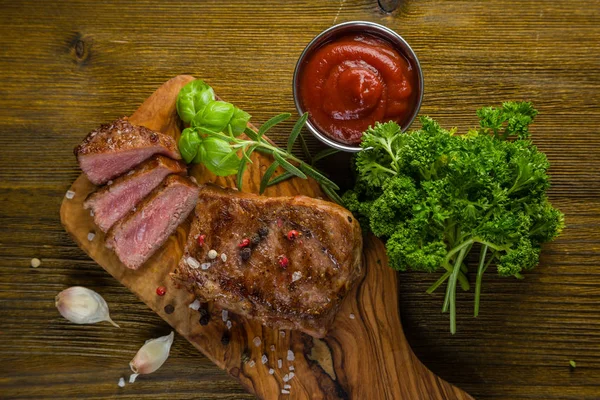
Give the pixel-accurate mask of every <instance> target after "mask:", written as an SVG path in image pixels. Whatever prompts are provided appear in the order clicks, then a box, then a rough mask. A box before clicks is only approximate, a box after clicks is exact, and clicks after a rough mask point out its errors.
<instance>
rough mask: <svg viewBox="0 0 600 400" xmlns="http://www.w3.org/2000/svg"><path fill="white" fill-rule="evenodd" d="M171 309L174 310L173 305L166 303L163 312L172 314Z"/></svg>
mask: <svg viewBox="0 0 600 400" xmlns="http://www.w3.org/2000/svg"><path fill="white" fill-rule="evenodd" d="M173 311H175V307H173V304H167V305H166V306H165V312H166V313H167V314H173Z"/></svg>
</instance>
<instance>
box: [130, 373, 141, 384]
mask: <svg viewBox="0 0 600 400" xmlns="http://www.w3.org/2000/svg"><path fill="white" fill-rule="evenodd" d="M138 376H140V374H131V375H129V383H133V382H135V380H136V379H137V377H138Z"/></svg>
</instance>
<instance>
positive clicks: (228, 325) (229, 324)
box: [226, 319, 232, 329]
mask: <svg viewBox="0 0 600 400" xmlns="http://www.w3.org/2000/svg"><path fill="white" fill-rule="evenodd" d="M226 325H227V329H231V325H232V324H231V320H230V319H228V320H227V323H226Z"/></svg>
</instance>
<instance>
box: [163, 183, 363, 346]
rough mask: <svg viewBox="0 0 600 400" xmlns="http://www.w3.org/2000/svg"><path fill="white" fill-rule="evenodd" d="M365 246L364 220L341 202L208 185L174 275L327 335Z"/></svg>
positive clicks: (271, 321)
mask: <svg viewBox="0 0 600 400" xmlns="http://www.w3.org/2000/svg"><path fill="white" fill-rule="evenodd" d="M212 250H214V251H216V254H217V256H216V257H214V256H215V253H214V252H212V254H211V253H210V252H211V251H212ZM361 252H362V234H361V230H360V226H359V224H358V222H357V221H356V220H355V219H354V218H353V217H352V214H351V213H350V212H349V211H347V210H346V209H344V208H343V207H341V206H338V205H337V204H333V203H330V202H327V201H323V200H317V199H313V198H309V197H305V196H297V197H273V198H269V197H263V196H256V195H252V194H247V193H241V192H239V191H235V190H231V189H222V188H220V187H216V186H214V185H204V186H201V187H200V194H199V197H198V204H197V205H196V209H195V214H194V219H193V222H192V226H191V230H190V233H189V236H188V239H187V243H186V247H185V249H184V255H183V257H182V259H181V261H180V262H179V266H178V268H177V270H176V271H175V272H174V273H173V275H172V276H173V278H174V279H175V280H176V281H178V282H180V283H181V284H182V285H184V286H186V287H187V289H188V290H189V291H191V292H193V293H194V294H195V295H196V297H197V298H199V299H200V300H201V301H213V302H214V303H215V305H216V306H217V307H218V308H223V309H227V310H230V311H232V312H235V313H237V314H240V315H243V316H245V317H248V318H252V319H256V320H259V321H260V322H261V323H263V324H265V325H269V326H272V327H276V328H280V329H299V330H301V331H303V332H306V333H308V334H310V335H313V336H316V337H323V336H324V335H325V334H326V333H327V330H328V329H329V327H330V325H331V323H332V322H333V319H334V317H335V314H336V312H337V310H338V308H339V306H340V304H341V302H342V300H343V298H344V297H345V296H346V294H347V293H348V292H349V291H350V289H351V287H352V286H353V285H354V284H355V283H356V282H357V280H358V279H359V277H360V276H361V274H362V266H361ZM213 257H214V258H213Z"/></svg>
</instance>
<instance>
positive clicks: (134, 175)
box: [83, 155, 186, 232]
mask: <svg viewBox="0 0 600 400" xmlns="http://www.w3.org/2000/svg"><path fill="white" fill-rule="evenodd" d="M185 172H186V166H185V164H184V163H182V162H180V161H175V160H172V159H170V158H168V157H165V156H161V155H155V156H153V157H152V158H150V159H149V160H146V161H144V162H143V163H141V164H140V165H138V166H137V167H136V168H135V169H133V170H131V171H129V173H127V174H125V175H122V176H120V177H118V178H116V179H115V180H114V182H113V183H112V184H111V185H106V186H103V187H101V188H100V189H98V190H97V191H95V192H93V193H91V194H90V195H89V196H88V198H87V199H86V200H85V202H84V203H83V208H85V209H86V210H88V209H89V210H92V211H93V217H94V222H95V223H96V225H97V226H98V227H99V228H100V229H101V230H102V231H104V232H106V231H107V230H108V229H110V227H111V226H112V225H113V224H114V223H115V222H117V221H118V220H120V219H121V218H123V217H124V216H125V215H126V214H127V213H128V212H129V211H130V210H131V209H132V208H133V207H134V206H135V205H136V204H137V203H138V202H140V201H141V200H142V199H143V198H144V197H146V196H147V195H148V194H149V193H150V192H151V191H152V190H154V188H156V187H157V186H158V185H159V184H160V183H161V182H162V181H163V179H164V178H165V177H166V176H167V175H169V174H183V173H185Z"/></svg>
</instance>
